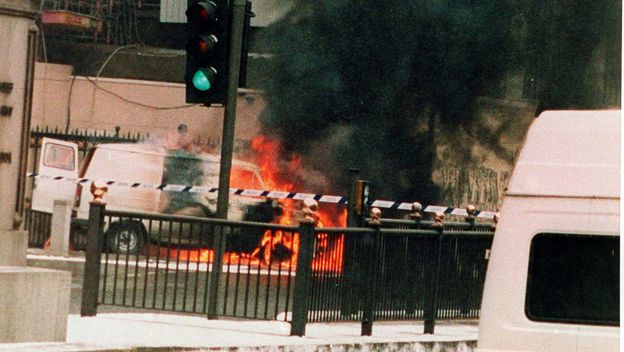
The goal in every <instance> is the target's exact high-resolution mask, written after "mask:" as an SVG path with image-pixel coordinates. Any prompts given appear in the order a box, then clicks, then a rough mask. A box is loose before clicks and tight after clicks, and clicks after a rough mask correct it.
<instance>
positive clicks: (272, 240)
mask: <svg viewBox="0 0 624 352" xmlns="http://www.w3.org/2000/svg"><path fill="white" fill-rule="evenodd" d="M251 148H252V151H253V153H252V154H253V155H252V159H253V160H252V161H253V162H254V163H255V164H256V165H258V167H259V168H260V173H261V175H262V178H263V179H264V182H265V185H266V189H268V190H275V191H284V192H296V190H297V188H298V187H297V185H298V184H302V183H303V182H301V180H300V179H299V171H300V169H301V157H300V156H298V155H296V154H291V155H290V156H289V157H287V158H284V157H283V150H282V146H281V144H280V143H279V141H276V140H272V139H270V138H268V137H266V136H262V135H260V136H257V137H255V138H254V139H253V140H252V141H251ZM253 179H254V178H253V177H252V175H247V174H245V170H237V169H234V168H233V169H232V175H231V182H230V185H231V186H232V187H236V188H246V189H259V188H260V187H262V185H258V184H256V183H254V182H253V181H252V180H253ZM299 203H300V202H299V201H295V200H292V199H284V200H282V201H281V205H282V207H283V209H284V212H283V215H282V216H280V217H279V218H277V219H276V220H275V222H276V223H278V224H282V225H293V224H296V223H297V220H296V219H297V214H298V212H299V209H298V207H300V204H299ZM317 216H318V222H317V225H316V226H317V228H319V227H345V226H346V223H347V211H346V209H345V208H344V207H343V206H342V205H336V204H326V203H322V204H320V205H319V210H318V212H317ZM278 247H279V248H281V250H284V249H285V250H287V251H288V252H289V253H290V255H289V256H286V257H284V256H278V255H276V254H275V253H276V251H277V250H278ZM156 248H158V247H156ZM343 248H344V238H343V236H342V235H340V236H329V235H328V234H323V233H320V234H317V238H316V247H315V251H314V252H315V256H314V258H313V261H312V269H313V270H315V271H330V272H341V271H342V264H343V261H342V256H343ZM298 252H299V237H298V236H297V235H295V234H294V233H292V232H287V231H281V230H278V231H271V230H267V231H266V232H265V233H264V235H263V237H262V239H261V240H260V243H259V244H258V246H257V247H256V248H255V249H254V251H253V252H252V253H251V254H248V255H246V254H243V255H241V256H244V258H246V261H245V262H246V263H247V262H249V263H250V264H252V265H261V262H263V263H264V264H266V265H272V264H277V265H282V266H286V267H287V266H290V265H293V266H294V265H296V258H297V254H298ZM157 253H158V255H161V256H163V257H164V256H169V257H170V258H177V260H180V261H188V262H212V260H213V258H214V252H213V251H212V250H209V249H191V250H182V249H180V250H176V249H167V248H162V247H161V248H159V249H154V247H152V248H150V255H156V254H157ZM241 256H239V255H237V254H235V253H225V256H224V258H226V260H227V261H228V262H229V263H233V262H238V261H240V260H241V259H242V258H241Z"/></svg>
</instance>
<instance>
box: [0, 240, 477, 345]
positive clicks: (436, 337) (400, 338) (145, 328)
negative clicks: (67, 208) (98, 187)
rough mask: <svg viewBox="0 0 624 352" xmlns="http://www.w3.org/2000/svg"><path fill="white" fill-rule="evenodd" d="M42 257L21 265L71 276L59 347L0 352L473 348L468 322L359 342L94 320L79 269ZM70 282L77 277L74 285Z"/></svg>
mask: <svg viewBox="0 0 624 352" xmlns="http://www.w3.org/2000/svg"><path fill="white" fill-rule="evenodd" d="M76 257H78V258H79V256H76V255H73V256H72V257H69V258H63V257H50V256H47V255H46V254H45V253H42V252H41V251H34V252H33V251H32V250H29V255H28V263H29V264H28V265H29V266H38V267H51V268H57V269H58V268H59V266H60V267H62V268H65V270H71V269H72V268H73V270H71V271H72V274H73V276H74V278H73V279H72V282H73V283H72V307H73V308H72V310H71V311H70V315H69V317H68V322H67V340H66V342H64V343H63V342H29V343H12V344H0V352H5V351H12V352H40V351H41V352H60V351H93V352H94V351H99V352H104V351H107V352H109V351H110V352H113V351H115V352H151V351H154V352H178V351H180V352H182V351H229V352H234V351H244V352H247V351H263V352H272V351H279V352H285V351H305V352H309V351H310V352H311V351H337V352H340V351H422V352H426V351H431V352H471V351H473V349H474V348H475V346H476V340H477V335H478V326H477V322H476V321H459V322H446V321H440V322H437V323H436V327H435V334H424V333H423V323H422V321H397V322H375V323H374V325H373V334H372V336H360V323H355V322H349V323H309V324H308V325H307V326H306V336H304V337H297V336H289V335H290V324H289V323H286V322H283V321H257V320H235V319H218V320H208V319H207V318H206V317H205V316H201V315H183V314H173V313H161V312H158V311H154V310H143V311H138V310H136V309H135V310H133V311H107V310H101V309H98V314H97V316H95V317H81V316H80V315H79V314H76V313H77V312H76V311H75V310H76V309H75V308H78V307H77V305H78V306H79V304H77V303H76V302H75V300H76V297H74V296H79V292H80V290H77V287H76V284H77V283H78V282H79V281H80V280H81V273H80V270H76V267H77V266H80V265H81V264H80V263H81V261H80V260H77V259H76ZM76 276H77V277H76Z"/></svg>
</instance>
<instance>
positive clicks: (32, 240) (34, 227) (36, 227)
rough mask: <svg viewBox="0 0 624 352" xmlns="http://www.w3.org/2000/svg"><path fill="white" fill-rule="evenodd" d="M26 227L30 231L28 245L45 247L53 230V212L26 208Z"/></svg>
mask: <svg viewBox="0 0 624 352" xmlns="http://www.w3.org/2000/svg"><path fill="white" fill-rule="evenodd" d="M24 228H25V230H26V231H28V246H29V247H36V248H43V246H44V244H45V242H46V241H47V240H48V238H50V233H51V231H52V214H50V213H45V212H41V211H36V210H32V209H28V208H27V209H25V211H24Z"/></svg>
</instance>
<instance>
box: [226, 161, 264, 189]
mask: <svg viewBox="0 0 624 352" xmlns="http://www.w3.org/2000/svg"><path fill="white" fill-rule="evenodd" d="M230 187H231V188H242V189H263V188H264V187H263V186H262V184H261V183H260V179H258V176H257V174H256V173H255V172H254V171H253V170H250V169H244V168H241V167H236V166H234V167H232V173H231V175H230Z"/></svg>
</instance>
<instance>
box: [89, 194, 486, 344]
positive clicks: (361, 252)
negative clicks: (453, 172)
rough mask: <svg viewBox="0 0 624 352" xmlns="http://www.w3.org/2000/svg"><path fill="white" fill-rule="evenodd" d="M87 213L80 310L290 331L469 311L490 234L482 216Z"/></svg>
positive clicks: (472, 312)
mask: <svg viewBox="0 0 624 352" xmlns="http://www.w3.org/2000/svg"><path fill="white" fill-rule="evenodd" d="M91 212H92V213H94V214H90V219H89V222H90V226H89V234H88V236H89V237H88V242H87V261H86V264H85V283H84V289H83V295H86V296H83V303H82V304H83V314H84V315H94V314H96V312H97V306H98V305H99V304H103V305H116V306H125V307H132V308H148V309H158V310H168V311H176V312H187V313H201V314H208V316H209V317H218V316H227V317H237V318H246V319H269V320H281V321H287V322H290V323H291V334H292V335H304V334H305V326H306V324H307V323H308V322H335V321H360V322H362V334H363V335H370V333H371V332H372V326H373V322H374V321H388V320H423V321H424V322H425V333H433V330H434V326H435V321H436V319H444V320H449V319H453V320H454V319H475V318H478V316H479V310H480V298H481V294H482V289H483V283H484V277H485V270H486V266H487V257H486V252H487V250H488V249H489V248H490V245H491V242H492V238H493V231H492V224H491V223H490V224H480V223H475V222H465V223H464V222H457V223H448V224H441V223H434V222H430V221H429V222H427V221H420V222H418V223H417V224H416V223H415V222H413V221H412V222H411V223H406V224H407V225H408V226H407V228H394V227H382V226H381V225H380V224H379V223H373V224H371V225H369V226H368V227H360V228H316V227H315V225H314V224H313V223H305V222H302V223H301V224H300V225H299V226H284V225H276V224H263V223H252V222H240V221H226V220H219V219H206V218H197V217H186V216H170V215H145V214H134V213H126V212H117V211H106V210H105V209H104V205H97V204H95V205H92V206H91ZM383 221H385V220H382V224H383ZM447 225H448V227H447ZM136 244H139V245H138V246H136ZM219 269H220V270H219ZM93 291H95V293H94V292H93Z"/></svg>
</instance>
